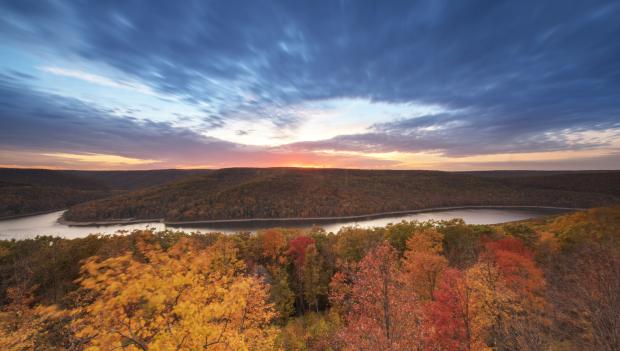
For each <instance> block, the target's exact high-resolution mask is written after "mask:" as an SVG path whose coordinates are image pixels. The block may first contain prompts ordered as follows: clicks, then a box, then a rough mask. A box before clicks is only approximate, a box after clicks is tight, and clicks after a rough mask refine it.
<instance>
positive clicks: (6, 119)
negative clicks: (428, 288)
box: [0, 77, 395, 168]
mask: <svg viewBox="0 0 620 351" xmlns="http://www.w3.org/2000/svg"><path fill="white" fill-rule="evenodd" d="M0 116H1V118H0V164H4V165H19V164H22V165H31V166H40V165H45V164H47V165H48V166H52V167H61V168H144V167H157V168H165V167H176V166H178V165H182V166H185V167H191V166H192V165H193V166H200V165H206V164H208V165H212V166H213V167H216V168H220V167H232V166H262V167H264V166H271V165H281V166H286V165H294V164H295V165H312V166H330V167H353V166H355V165H358V166H357V167H373V168H376V167H384V166H386V165H390V164H394V163H395V162H392V161H387V160H375V159H371V158H366V157H363V156H355V157H352V156H339V155H328V154H322V153H315V152H287V153H281V152H279V151H278V150H273V149H271V148H267V147H251V146H246V145H241V144H235V143H231V142H226V141H222V140H218V139H215V138H210V137H205V136H203V135H200V134H197V133H196V132H193V131H191V130H189V129H185V128H179V127H174V126H172V125H171V124H170V123H162V122H153V121H150V120H136V119H130V118H121V117H116V116H114V115H111V114H109V113H108V111H106V110H105V109H101V108H98V107H97V106H94V105H91V104H86V103H84V102H82V101H80V100H78V99H72V98H67V97H64V96H57V95H52V94H49V93H44V92H40V91H37V90H35V89H33V88H32V87H30V86H29V85H27V84H24V83H23V82H21V81H19V80H14V79H7V77H3V79H0Z"/></svg>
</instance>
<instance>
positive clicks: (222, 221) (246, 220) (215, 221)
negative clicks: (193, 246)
mask: <svg viewBox="0 0 620 351" xmlns="http://www.w3.org/2000/svg"><path fill="white" fill-rule="evenodd" d="M467 209H545V210H563V211H580V210H585V208H579V207H557V206H519V205H473V206H449V207H429V208H424V209H417V210H403V211H389V212H377V213H370V214H364V215H352V216H334V217H284V218H240V219H209V220H198V221H166V220H165V219H164V218H151V219H133V218H127V219H111V220H102V221H89V222H77V221H68V220H66V219H65V218H64V216H63V215H61V216H60V218H59V219H58V223H60V224H63V225H67V226H75V227H89V226H108V225H123V224H141V223H154V222H155V223H163V224H164V225H167V226H172V227H175V226H184V225H208V224H214V225H225V224H236V223H265V222H275V223H278V222H284V223H286V222H297V223H304V222H322V223H328V222H339V221H346V220H354V219H371V218H378V217H390V216H394V215H405V214H415V213H425V212H437V211H451V210H467Z"/></svg>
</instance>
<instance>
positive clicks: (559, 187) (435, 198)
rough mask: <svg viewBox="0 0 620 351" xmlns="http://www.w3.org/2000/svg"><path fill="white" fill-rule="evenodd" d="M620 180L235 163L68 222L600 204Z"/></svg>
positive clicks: (95, 205) (88, 207)
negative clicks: (305, 167)
mask: <svg viewBox="0 0 620 351" xmlns="http://www.w3.org/2000/svg"><path fill="white" fill-rule="evenodd" d="M603 180H604V181H603ZM592 183H596V184H595V185H594V184H592ZM617 184H620V172H615V171H614V172H604V173H600V172H590V173H588V172H576V173H572V172H569V173H561V172H560V173H552V174H545V173H540V174H539V175H536V172H528V173H527V175H523V174H515V175H502V176H497V175H492V174H489V173H488V172H485V173H480V174H477V173H452V172H438V171H396V170H390V171H388V170H344V169H299V168H263V169H257V168H230V169H221V170H217V171H212V172H209V173H206V174H203V175H194V176H193V177H190V178H187V179H183V180H180V181H176V182H171V183H167V184H164V185H160V186H154V187H150V188H146V189H141V190H137V191H133V192H128V193H125V194H121V195H118V196H113V197H109V198H105V199H101V200H97V201H91V202H87V203H83V204H79V205H76V206H74V207H72V208H71V209H70V210H69V211H68V212H67V213H66V214H65V219H67V220H70V221H86V222H88V221H97V220H112V219H127V218H134V219H152V218H164V219H165V220H167V221H199V220H216V219H250V218H290V217H334V216H351V215H364V214H371V213H377V212H388V211H405V210H414V209H424V208H431V207H443V206H468V205H471V206H475V205H525V206H561V207H593V206H600V205H608V204H614V203H618V202H620V198H619V195H620V194H619V192H618V188H617V187H618V186H617Z"/></svg>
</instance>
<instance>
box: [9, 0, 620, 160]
mask: <svg viewBox="0 0 620 351" xmlns="http://www.w3.org/2000/svg"><path fill="white" fill-rule="evenodd" d="M18 3H19V4H18ZM0 7H1V8H2V11H1V13H2V15H0V32H1V33H3V34H1V36H2V37H3V38H6V39H8V40H10V41H12V42H13V43H14V44H13V45H18V44H15V43H17V42H19V43H20V44H19V45H32V46H33V47H36V48H38V49H40V50H42V49H41V48H44V49H45V51H46V52H55V53H56V54H57V55H71V57H78V58H79V59H81V60H84V61H86V62H89V63H92V64H93V65H103V66H105V67H111V68H113V69H115V70H117V71H119V72H122V73H123V74H124V75H125V76H126V77H127V79H126V80H123V81H126V82H139V83H136V84H139V85H138V86H139V87H144V89H148V90H152V91H154V92H157V93H158V94H161V95H162V96H165V95H173V96H178V97H179V98H180V99H183V101H184V102H186V103H188V104H193V105H197V106H201V108H204V109H205V115H206V116H207V117H204V123H203V124H202V125H203V129H205V130H208V129H213V128H220V127H223V126H226V125H229V124H230V125H233V127H234V130H232V132H231V134H232V135H233V137H239V138H241V137H245V138H250V137H252V138H258V137H257V136H256V134H259V133H251V134H250V135H236V134H235V133H236V130H250V129H255V128H253V125H252V124H255V125H257V126H261V125H265V124H269V125H273V126H275V128H279V130H282V131H283V132H282V135H278V136H273V137H271V136H270V138H269V139H270V140H274V141H273V144H280V143H278V142H277V141H276V139H277V138H286V136H287V135H288V133H289V130H291V129H295V128H300V126H303V125H304V121H307V120H309V117H308V116H307V115H304V114H303V113H299V111H296V110H295V109H294V108H291V107H295V106H300V105H303V104H304V103H305V104H307V103H312V102H317V101H329V100H333V99H350V100H355V99H362V100H364V101H371V102H377V103H381V104H409V103H417V104H420V105H424V106H440V107H441V108H442V110H443V111H444V112H445V111H449V112H448V113H444V112H441V113H432V114H428V115H426V116H401V117H399V118H398V119H395V120H394V119H392V120H390V119H386V120H385V121H382V122H378V123H375V124H374V125H373V126H372V127H371V128H369V129H368V130H365V131H361V132H359V131H356V132H354V133H353V132H350V133H346V132H343V133H342V134H341V135H337V136H334V137H332V136H331V135H330V136H329V138H328V139H327V140H319V141H311V142H301V143H295V144H292V145H288V146H286V145H285V146H281V147H280V148H277V149H276V150H287V152H291V153H304V154H308V153H312V154H314V155H316V154H317V152H320V151H322V150H340V151H354V152H395V151H396V152H438V153H442V154H444V155H447V156H450V157H462V156H471V155H479V154H498V153H524V152H546V151H561V150H584V149H596V148H605V147H608V146H609V145H610V144H611V143H612V142H613V141H614V140H615V139H617V138H618V135H617V134H614V133H616V132H614V131H617V129H618V128H620V122H619V121H620V96H619V93H618V92H619V91H620V60H619V58H620V41H619V40H617V38H618V36H619V35H620V21H618V20H617V19H618V17H620V3H618V2H617V1H611V0H610V1H583V2H573V3H571V4H570V6H568V5H567V4H566V3H565V2H564V1H561V0H555V1H545V2H540V1H533V0H532V1H509V2H495V1H483V0H479V1H467V2H459V3H454V2H450V1H447V0H439V1H434V0H433V1H432V0H428V1H390V2H382V3H377V2H374V1H338V2H337V1H311V2H288V1H273V2H260V1H247V2H238V1H220V2H204V1H190V2H187V3H184V4H183V6H179V5H178V4H175V3H172V2H168V1H149V2H148V3H147V2H142V3H141V2H94V3H93V2H64V3H59V2H46V1H36V2H33V3H30V2H8V3H3V4H2V5H0ZM41 38H49V39H47V40H45V41H43V40H42V39H41ZM65 70H67V69H65ZM56 73H62V74H65V75H71V76H73V77H79V78H80V79H87V80H91V81H94V82H97V83H100V84H121V85H122V86H124V83H121V82H118V81H110V80H106V78H104V77H98V76H92V75H85V74H84V72H74V71H71V70H69V71H58V70H56ZM102 78H103V79H102ZM129 87H133V83H130V84H129ZM140 89H142V88H140ZM8 93H12V92H11V91H9V92H8ZM39 98H41V99H42V100H44V103H45V104H46V105H49V104H56V103H52V102H50V101H45V99H46V98H45V97H43V98H42V97H41V96H39ZM65 103H67V104H68V105H70V106H65V108H68V109H75V110H76V111H80V110H81V109H84V108H85V107H84V106H81V105H80V104H79V103H76V102H71V103H69V102H66V101H65ZM56 105H57V104H56ZM27 110H28V109H27ZM95 110H96V109H95ZM50 111H54V109H51V110H50ZM19 112H20V111H19V108H17V107H15V108H14V111H13V113H14V114H18V113H19ZM25 112H26V113H27V114H30V115H32V114H33V111H30V110H28V111H25ZM40 112H41V115H47V116H48V118H49V121H51V120H53V119H54V118H56V119H62V118H67V117H66V116H65V115H64V114H58V113H55V112H46V111H44V110H42V111H40ZM84 113H86V112H84ZM88 114H89V115H93V114H94V115H97V116H100V118H99V119H97V123H101V124H100V125H97V126H96V127H97V128H96V129H95V130H100V131H101V133H103V134H104V135H105V136H106V137H107V139H108V140H107V141H100V140H97V138H95V140H89V139H87V138H89V137H94V136H93V135H92V134H93V132H88V131H87V132H85V133H84V134H85V137H84V138H83V140H82V141H80V143H78V144H79V145H80V147H82V148H84V150H80V151H84V152H103V151H101V150H100V149H110V150H109V152H110V153H112V154H118V152H119V151H120V152H127V151H126V150H128V149H127V148H125V149H123V150H120V149H121V147H119V146H116V145H112V144H114V143H115V142H117V139H119V135H126V136H127V138H128V135H129V134H132V133H133V134H132V135H134V134H135V135H138V137H137V139H138V140H142V143H136V144H137V145H135V146H134V145H133V144H132V143H130V144H131V145H132V147H135V148H136V151H135V152H134V153H136V154H137V156H136V157H147V158H149V157H151V156H150V154H151V153H150V150H149V149H150V148H151V147H152V148H153V149H154V150H155V151H157V152H161V153H162V154H166V153H169V154H170V155H172V154H173V153H174V152H181V153H183V155H184V156H183V157H184V158H186V159H187V160H189V155H193V156H194V157H197V158H205V156H204V155H203V154H202V153H201V152H198V151H193V150H200V149H201V148H202V147H203V146H204V145H205V144H207V145H209V149H212V150H218V149H219V148H224V149H226V150H229V151H227V152H230V150H235V152H238V154H239V155H245V154H246V152H247V151H246V149H245V147H244V146H241V145H239V144H235V143H226V142H222V141H221V140H209V139H208V138H207V139H205V138H204V137H203V136H201V135H198V134H196V133H195V132H191V131H188V130H177V129H172V128H170V126H169V125H166V124H157V123H150V122H144V124H137V122H129V121H122V120H119V119H113V118H109V116H107V117H106V116H102V112H101V111H88ZM1 118H3V119H4V116H2V117H1ZM235 120H243V121H248V122H249V123H245V124H243V125H241V127H238V126H236V125H235V124H234V123H231V121H235ZM78 121H79V122H80V123H85V120H80V119H78V120H71V123H78ZM5 123H6V122H5ZM46 123H48V122H45V123H44V125H45V128H50V130H51V131H52V134H53V133H58V134H59V136H63V135H62V133H61V132H60V131H57V128H55V127H54V126H53V125H52V124H53V123H52V122H49V126H48V125H47V124H46ZM78 124H79V123H78ZM32 128H34V126H31V129H32ZM41 128H43V127H41ZM328 128H330V124H326V125H325V129H328ZM126 130H129V131H130V132H126ZM256 130H260V129H258V128H256ZM605 131H611V132H612V134H611V135H609V136H607V137H606V138H590V137H588V136H587V135H588V134H587V133H586V132H592V133H595V134H596V133H603V132H605ZM167 133H171V135H169V136H168V134H167ZM22 134H23V135H24V136H25V137H26V140H28V142H30V143H32V144H37V142H36V140H30V139H33V138H27V136H28V135H27V133H26V131H24V132H23V133H22ZM33 134H35V135H36V133H33ZM135 135H134V136H135ZM574 135H581V136H582V137H581V138H578V139H577V140H576V139H575V138H574V137H573V136H574ZM166 136H168V138H169V140H175V141H176V140H178V141H179V142H178V144H179V145H172V146H171V147H169V148H166V147H163V146H161V145H153V142H152V141H149V139H151V138H162V137H166ZM78 138H79V137H78ZM141 138H143V139H141ZM73 139H76V137H74V138H73ZM73 139H72V140H73ZM120 139H122V138H120ZM59 140H62V139H59ZM231 140H232V138H231ZM280 140H281V139H280ZM118 142H119V144H121V145H122V144H123V143H125V139H122V140H118ZM14 143H15V144H17V143H18V141H17V140H14ZM38 144H40V145H38V147H41V148H43V147H44V145H43V144H44V143H43V142H42V141H39V142H38ZM48 144H52V145H56V144H62V143H60V142H59V141H56V142H48ZM61 146H63V147H65V148H70V147H68V146H67V145H65V144H63V145H61ZM126 146H129V144H128V145H126ZM92 149H97V150H98V151H93V150H92ZM168 149H171V150H172V151H169V150H168ZM181 150H184V151H181ZM185 150H192V151H189V152H186V151H185ZM241 150H243V151H241ZM67 152H70V151H67ZM105 152H106V153H107V152H108V151H105ZM248 154H251V153H248ZM213 157H217V156H215V153H214V154H213ZM239 157H241V159H242V160H244V159H245V158H243V157H242V156H239Z"/></svg>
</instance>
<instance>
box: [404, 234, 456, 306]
mask: <svg viewBox="0 0 620 351" xmlns="http://www.w3.org/2000/svg"><path fill="white" fill-rule="evenodd" d="M442 253H443V235H442V234H441V233H439V232H438V231H436V230H434V229H426V230H423V231H419V232H416V233H414V234H413V235H412V236H411V238H409V240H407V251H405V257H404V258H403V269H404V278H405V281H406V282H407V284H408V285H409V286H411V287H412V288H413V290H414V291H415V293H416V295H417V296H418V297H419V298H420V299H423V300H433V299H434V292H435V289H436V288H437V284H438V283H439V280H440V277H441V274H442V273H443V271H445V269H446V268H447V267H448V260H447V259H446V258H445V257H444V256H442Z"/></svg>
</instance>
